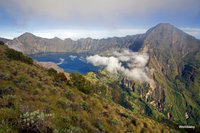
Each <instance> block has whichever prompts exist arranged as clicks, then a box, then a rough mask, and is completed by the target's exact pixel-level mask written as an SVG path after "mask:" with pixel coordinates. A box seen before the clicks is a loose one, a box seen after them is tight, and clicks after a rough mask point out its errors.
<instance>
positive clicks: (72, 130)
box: [67, 126, 82, 133]
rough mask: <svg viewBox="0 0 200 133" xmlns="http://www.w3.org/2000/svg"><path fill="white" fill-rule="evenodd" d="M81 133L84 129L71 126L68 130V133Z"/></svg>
mask: <svg viewBox="0 0 200 133" xmlns="http://www.w3.org/2000/svg"><path fill="white" fill-rule="evenodd" d="M77 132H78V133H80V132H82V129H81V128H80V127H74V126H69V127H68V129H67V133H77Z"/></svg>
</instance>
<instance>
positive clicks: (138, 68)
mask: <svg viewBox="0 0 200 133" xmlns="http://www.w3.org/2000/svg"><path fill="white" fill-rule="evenodd" d="M86 59H87V61H88V62H90V63H92V64H93V65H94V66H105V67H106V69H107V70H108V71H109V72H111V73H118V72H120V73H121V72H122V73H123V74H124V75H125V76H126V77H127V78H129V79H132V80H137V81H140V82H149V83H150V82H153V80H152V79H150V78H149V77H148V76H149V75H151V74H152V72H153V69H149V68H148V67H146V65H147V62H148V60H149V56H148V54H147V53H138V52H131V51H130V50H124V51H123V52H121V53H119V52H114V53H113V54H112V56H109V57H105V56H99V55H94V56H89V57H87V58H86ZM123 63H126V64H127V66H126V67H125V66H124V65H122V64H123Z"/></svg>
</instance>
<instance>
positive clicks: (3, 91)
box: [0, 86, 15, 96]
mask: <svg viewBox="0 0 200 133" xmlns="http://www.w3.org/2000/svg"><path fill="white" fill-rule="evenodd" d="M13 92H15V90H14V88H13V87H11V86H8V87H5V88H0V96H1V95H7V94H12V93H13Z"/></svg>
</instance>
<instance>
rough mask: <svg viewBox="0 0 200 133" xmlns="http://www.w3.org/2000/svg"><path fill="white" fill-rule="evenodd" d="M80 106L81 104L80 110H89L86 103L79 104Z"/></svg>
mask: <svg viewBox="0 0 200 133" xmlns="http://www.w3.org/2000/svg"><path fill="white" fill-rule="evenodd" d="M80 104H81V106H82V108H83V109H84V110H88V109H89V104H88V103H87V102H81V103H80Z"/></svg>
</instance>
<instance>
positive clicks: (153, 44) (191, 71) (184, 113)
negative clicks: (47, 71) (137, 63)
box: [86, 24, 200, 125]
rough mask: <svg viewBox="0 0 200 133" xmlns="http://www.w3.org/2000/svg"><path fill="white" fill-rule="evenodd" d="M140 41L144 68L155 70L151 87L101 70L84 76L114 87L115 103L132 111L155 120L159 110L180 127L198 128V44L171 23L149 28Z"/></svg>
mask: <svg viewBox="0 0 200 133" xmlns="http://www.w3.org/2000/svg"><path fill="white" fill-rule="evenodd" d="M143 39H144V40H140V41H139V43H140V44H141V43H142V45H141V48H140V49H139V51H144V50H145V51H147V52H148V54H149V62H148V65H147V66H148V67H149V68H153V69H154V72H153V75H152V77H151V78H152V79H153V80H154V84H153V85H150V84H148V83H139V82H137V81H132V80H129V79H127V78H126V77H124V78H123V77H114V78H113V76H111V75H109V74H105V72H104V71H99V72H98V73H88V74H87V76H86V77H87V78H88V79H89V80H93V81H95V80H96V81H98V82H100V83H102V84H107V85H108V86H110V85H112V84H113V83H114V84H115V85H117V86H118V87H115V88H121V89H115V93H116V94H119V95H118V98H119V97H120V98H119V99H121V101H120V100H118V101H117V102H118V103H119V104H121V105H122V106H124V107H126V108H129V109H131V110H133V111H136V112H140V113H142V112H143V113H144V114H146V115H149V116H152V117H157V118H158V117H162V115H159V113H158V112H157V111H159V112H160V113H162V114H163V115H164V116H165V117H166V118H168V119H169V120H172V121H175V122H177V123H179V124H192V125H199V124H200V123H199V121H200V89H199V88H200V41H199V40H197V39H195V38H194V37H192V36H190V35H188V34H186V33H184V32H183V31H181V30H179V29H177V28H175V27H174V26H172V25H170V24H159V25H157V26H155V27H153V28H151V29H150V30H148V31H147V32H146V34H145V35H144V38H143ZM132 46H133V45H132ZM129 48H130V47H129ZM116 91H117V92H116ZM108 92H109V91H108ZM110 92H112V90H110ZM107 95H108V96H107V97H109V93H107ZM110 97H111V98H112V96H110ZM123 98H125V99H123ZM124 101H126V102H124ZM149 104H150V105H149ZM151 105H152V106H153V108H154V109H156V110H157V111H155V110H154V109H153V108H152V107H151Z"/></svg>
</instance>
